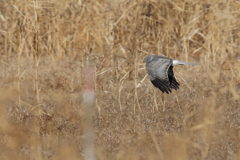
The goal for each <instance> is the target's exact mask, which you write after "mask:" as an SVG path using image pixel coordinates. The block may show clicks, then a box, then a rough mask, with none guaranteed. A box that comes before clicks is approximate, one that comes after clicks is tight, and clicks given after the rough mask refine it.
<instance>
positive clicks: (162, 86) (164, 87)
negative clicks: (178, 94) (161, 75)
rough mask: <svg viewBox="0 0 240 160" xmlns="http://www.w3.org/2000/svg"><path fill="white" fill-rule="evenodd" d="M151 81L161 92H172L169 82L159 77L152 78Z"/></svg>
mask: <svg viewBox="0 0 240 160" xmlns="http://www.w3.org/2000/svg"><path fill="white" fill-rule="evenodd" d="M151 82H152V84H153V85H154V86H155V87H156V88H158V89H159V90H161V91H162V92H163V93H165V92H166V93H167V94H169V93H171V92H172V90H171V88H172V87H171V86H170V84H169V82H168V81H166V80H161V79H158V78H156V79H154V80H152V81H151Z"/></svg>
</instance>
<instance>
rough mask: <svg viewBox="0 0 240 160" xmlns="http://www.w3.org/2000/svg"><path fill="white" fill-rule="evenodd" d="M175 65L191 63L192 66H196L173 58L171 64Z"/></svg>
mask: <svg viewBox="0 0 240 160" xmlns="http://www.w3.org/2000/svg"><path fill="white" fill-rule="evenodd" d="M176 65H193V66H196V65H197V64H195V63H188V62H182V61H178V60H173V66H176Z"/></svg>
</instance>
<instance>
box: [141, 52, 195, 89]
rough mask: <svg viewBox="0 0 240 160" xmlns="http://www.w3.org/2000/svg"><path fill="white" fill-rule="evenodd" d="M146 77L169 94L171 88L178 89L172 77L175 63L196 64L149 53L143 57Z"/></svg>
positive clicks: (177, 84)
mask: <svg viewBox="0 0 240 160" xmlns="http://www.w3.org/2000/svg"><path fill="white" fill-rule="evenodd" d="M143 62H145V63H146V70H147V73H148V77H149V79H150V80H151V82H152V84H153V85H154V86H155V87H156V88H159V89H160V90H161V91H162V92H163V93H164V92H166V93H167V94H169V93H170V92H172V89H175V90H177V89H179V86H180V84H179V83H178V82H177V80H176V78H175V77H174V73H173V67H174V66H176V65H185V64H187V65H197V64H194V63H188V62H182V61H178V60H173V59H171V58H168V57H164V56H158V55H149V56H147V57H145V58H144V61H143Z"/></svg>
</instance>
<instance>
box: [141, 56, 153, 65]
mask: <svg viewBox="0 0 240 160" xmlns="http://www.w3.org/2000/svg"><path fill="white" fill-rule="evenodd" d="M154 57H155V55H149V56H147V57H145V58H144V60H143V62H144V63H148V62H151V61H152V60H153V58H154Z"/></svg>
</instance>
